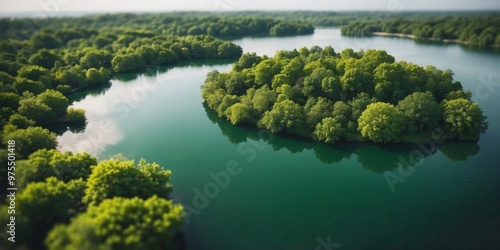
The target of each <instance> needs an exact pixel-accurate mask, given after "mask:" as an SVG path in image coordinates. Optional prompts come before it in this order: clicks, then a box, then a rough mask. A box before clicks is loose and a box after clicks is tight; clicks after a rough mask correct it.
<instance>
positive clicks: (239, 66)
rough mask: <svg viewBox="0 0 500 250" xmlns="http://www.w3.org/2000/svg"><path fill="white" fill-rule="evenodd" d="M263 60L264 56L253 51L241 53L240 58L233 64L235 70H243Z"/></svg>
mask: <svg viewBox="0 0 500 250" xmlns="http://www.w3.org/2000/svg"><path fill="white" fill-rule="evenodd" d="M261 61H262V58H261V57H260V56H258V55H257V54H255V52H252V53H245V54H243V55H241V57H240V59H238V61H236V62H235V63H234V64H233V70H235V71H242V70H243V69H248V68H251V67H253V66H255V65H257V64H258V63H260V62H261Z"/></svg>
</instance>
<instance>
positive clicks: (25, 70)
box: [17, 65, 49, 81]
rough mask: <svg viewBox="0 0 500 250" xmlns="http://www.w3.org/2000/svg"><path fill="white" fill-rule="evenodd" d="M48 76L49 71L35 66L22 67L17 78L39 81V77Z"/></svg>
mask: <svg viewBox="0 0 500 250" xmlns="http://www.w3.org/2000/svg"><path fill="white" fill-rule="evenodd" d="M44 75H45V76H47V75H49V71H48V70H47V69H45V68H42V67H40V66H37V65H26V66H23V67H22V68H21V69H20V70H19V71H18V72H17V76H19V77H23V78H26V79H29V80H32V81H39V80H40V77H41V76H44Z"/></svg>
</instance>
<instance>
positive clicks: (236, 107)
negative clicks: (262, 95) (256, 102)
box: [226, 102, 252, 125]
mask: <svg viewBox="0 0 500 250" xmlns="http://www.w3.org/2000/svg"><path fill="white" fill-rule="evenodd" d="M226 116H227V117H228V119H229V121H230V122H231V123H232V124H233V125H237V124H244V123H247V122H248V121H250V119H251V118H252V109H251V108H250V107H249V106H247V105H245V104H243V103H241V102H239V103H235V104H233V105H232V106H231V107H229V109H227V110H226Z"/></svg>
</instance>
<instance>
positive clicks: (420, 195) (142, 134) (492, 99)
mask: <svg viewBox="0 0 500 250" xmlns="http://www.w3.org/2000/svg"><path fill="white" fill-rule="evenodd" d="M235 42H236V43H238V44H240V45H241V46H242V47H243V49H244V51H255V52H257V53H258V54H270V55H272V54H274V52H275V51H276V50H279V49H293V48H300V47H302V46H308V47H309V46H312V45H320V46H325V45H332V46H333V47H334V48H335V49H336V50H337V51H340V50H341V49H343V48H347V47H351V48H354V49H355V50H357V49H360V48H364V49H367V48H376V49H385V50H387V51H388V52H389V53H390V54H392V55H394V56H395V57H396V60H407V61H411V62H414V63H417V64H420V65H429V64H432V65H435V66H436V67H438V68H441V69H445V68H451V69H452V70H453V71H454V72H455V78H456V80H459V81H461V82H462V84H463V85H464V88H466V89H471V90H472V92H473V94H474V98H475V100H476V101H478V102H479V103H480V105H481V107H482V109H483V111H484V112H485V115H487V116H488V117H489V118H488V121H489V130H488V131H487V133H486V134H483V135H482V136H481V139H480V140H479V141H478V142H477V143H463V142H461V143H459V142H449V141H448V142H446V141H441V140H437V141H429V142H427V143H426V144H425V145H420V146H419V145H416V144H408V145H384V146H377V145H373V144H362V143H345V144H336V145H334V146H328V145H325V144H319V143H315V142H311V141H308V140H304V139H301V138H295V137H285V136H280V135H271V134H269V133H267V132H266V131H261V130H257V129H252V128H242V127H235V126H232V125H231V124H229V123H228V122H227V121H225V120H221V119H219V118H218V117H217V116H216V114H215V113H214V112H212V111H210V110H208V109H206V108H205V107H204V106H203V104H202V98H201V91H200V85H201V84H202V83H203V80H204V78H205V75H206V73H207V72H209V71H210V70H212V69H217V70H219V71H228V70H230V67H231V65H230V63H228V62H220V64H214V62H202V63H199V64H190V65H180V66H178V67H171V68H161V69H151V70H149V71H147V72H145V73H144V74H128V75H121V76H119V77H117V79H115V80H113V81H112V84H111V86H110V87H109V88H105V89H101V90H97V91H93V92H92V93H91V94H89V95H87V96H79V97H75V98H77V101H76V102H75V103H74V106H76V107H79V108H84V109H86V110H87V116H88V121H89V123H88V125H87V128H86V130H85V131H84V132H83V133H79V134H74V133H71V132H66V133H64V134H63V135H62V136H60V137H59V144H60V146H61V148H62V149H68V150H74V151H81V150H85V151H89V152H92V153H93V154H95V155H97V156H99V157H100V158H107V157H109V156H112V155H114V154H116V153H123V154H124V155H125V156H127V157H128V158H131V159H139V158H141V157H144V158H146V159H147V160H148V161H155V162H157V163H159V164H161V165H162V166H165V167H166V168H168V169H171V170H172V171H173V175H172V179H171V181H172V183H173V185H174V190H173V192H172V198H173V199H174V200H175V201H176V202H181V203H183V204H184V205H185V206H186V208H188V211H189V212H190V214H189V222H188V223H187V224H186V227H185V237H186V241H187V245H188V248H189V249H336V248H338V249H387V248H389V249H443V248H444V249H487V248H492V249H494V248H496V249H498V248H499V247H500V240H499V239H500V238H499V237H498V235H500V234H499V233H500V180H499V177H500V164H499V163H498V159H497V155H498V153H497V152H498V149H499V148H500V139H499V138H500V126H499V125H500V116H499V115H498V107H499V106H500V74H499V66H500V54H495V53H493V52H488V51H474V50H469V49H464V48H462V47H460V46H457V45H436V44H419V43H415V42H413V41H411V40H405V39H397V38H387V37H374V38H366V39H353V38H345V37H341V36H340V31H339V30H338V29H319V30H317V31H316V34H314V35H311V36H301V37H285V38H244V39H240V40H235ZM481 85H482V86H483V87H478V86H481ZM434 149H435V150H434ZM409 161H415V162H416V163H417V164H416V166H415V167H414V168H413V167H409V168H408V167H403V165H406V162H409ZM214 176H216V177H214ZM214 178H215V179H217V180H215V179H214ZM200 193H205V194H202V195H200ZM201 196H203V197H201ZM207 196H208V197H207ZM329 243H331V244H329Z"/></svg>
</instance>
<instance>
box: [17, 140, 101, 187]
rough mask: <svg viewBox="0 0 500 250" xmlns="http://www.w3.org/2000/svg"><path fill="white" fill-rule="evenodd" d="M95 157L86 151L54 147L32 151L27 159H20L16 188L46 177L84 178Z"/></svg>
mask: <svg viewBox="0 0 500 250" xmlns="http://www.w3.org/2000/svg"><path fill="white" fill-rule="evenodd" d="M96 164H97V159H96V158H95V157H93V156H91V155H89V154H88V153H76V154H74V153H72V152H69V151H68V152H64V153H63V152H60V151H58V150H55V149H40V150H37V151H35V152H34V153H32V154H31V155H30V156H29V157H28V159H26V160H24V161H20V162H19V165H20V166H21V167H19V168H18V169H17V171H18V177H19V179H18V183H17V185H18V188H23V187H25V186H26V185H27V184H28V183H31V182H42V181H44V180H45V179H47V178H48V177H55V178H57V179H58V180H62V181H64V182H68V181H70V180H76V179H83V180H86V179H87V178H88V176H89V175H90V173H91V166H94V165H96Z"/></svg>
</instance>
